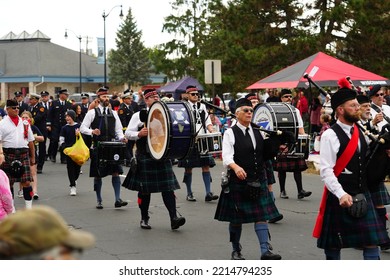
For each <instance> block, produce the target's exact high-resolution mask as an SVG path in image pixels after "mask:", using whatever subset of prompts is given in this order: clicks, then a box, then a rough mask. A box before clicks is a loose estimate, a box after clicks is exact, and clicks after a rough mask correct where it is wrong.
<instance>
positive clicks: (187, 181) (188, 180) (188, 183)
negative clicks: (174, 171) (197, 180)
mask: <svg viewBox="0 0 390 280" xmlns="http://www.w3.org/2000/svg"><path fill="white" fill-rule="evenodd" d="M183 183H185V184H186V187H187V195H191V194H192V188H191V184H192V173H186V172H184V178H183Z"/></svg>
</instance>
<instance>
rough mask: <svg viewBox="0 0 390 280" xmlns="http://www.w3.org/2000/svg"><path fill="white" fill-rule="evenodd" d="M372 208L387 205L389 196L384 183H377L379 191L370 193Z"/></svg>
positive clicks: (389, 201) (389, 199)
mask: <svg viewBox="0 0 390 280" xmlns="http://www.w3.org/2000/svg"><path fill="white" fill-rule="evenodd" d="M371 198H372V202H373V203H374V206H381V205H389V204H390V195H389V192H388V191H387V188H386V185H385V183H384V182H380V183H379V191H377V192H373V193H371Z"/></svg>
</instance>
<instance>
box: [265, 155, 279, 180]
mask: <svg viewBox="0 0 390 280" xmlns="http://www.w3.org/2000/svg"><path fill="white" fill-rule="evenodd" d="M264 168H265V172H266V176H267V180H268V185H272V184H275V183H276V180H275V175H274V167H273V163H272V160H267V161H265V162H264Z"/></svg>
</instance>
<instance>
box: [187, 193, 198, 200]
mask: <svg viewBox="0 0 390 280" xmlns="http://www.w3.org/2000/svg"><path fill="white" fill-rule="evenodd" d="M186 200H187V201H196V198H195V197H194V195H193V194H190V195H187V197H186Z"/></svg>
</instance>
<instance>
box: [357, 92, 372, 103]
mask: <svg viewBox="0 0 390 280" xmlns="http://www.w3.org/2000/svg"><path fill="white" fill-rule="evenodd" d="M356 99H357V101H358V102H359V104H364V103H370V99H369V98H368V96H367V95H363V94H358V95H357V96H356Z"/></svg>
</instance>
